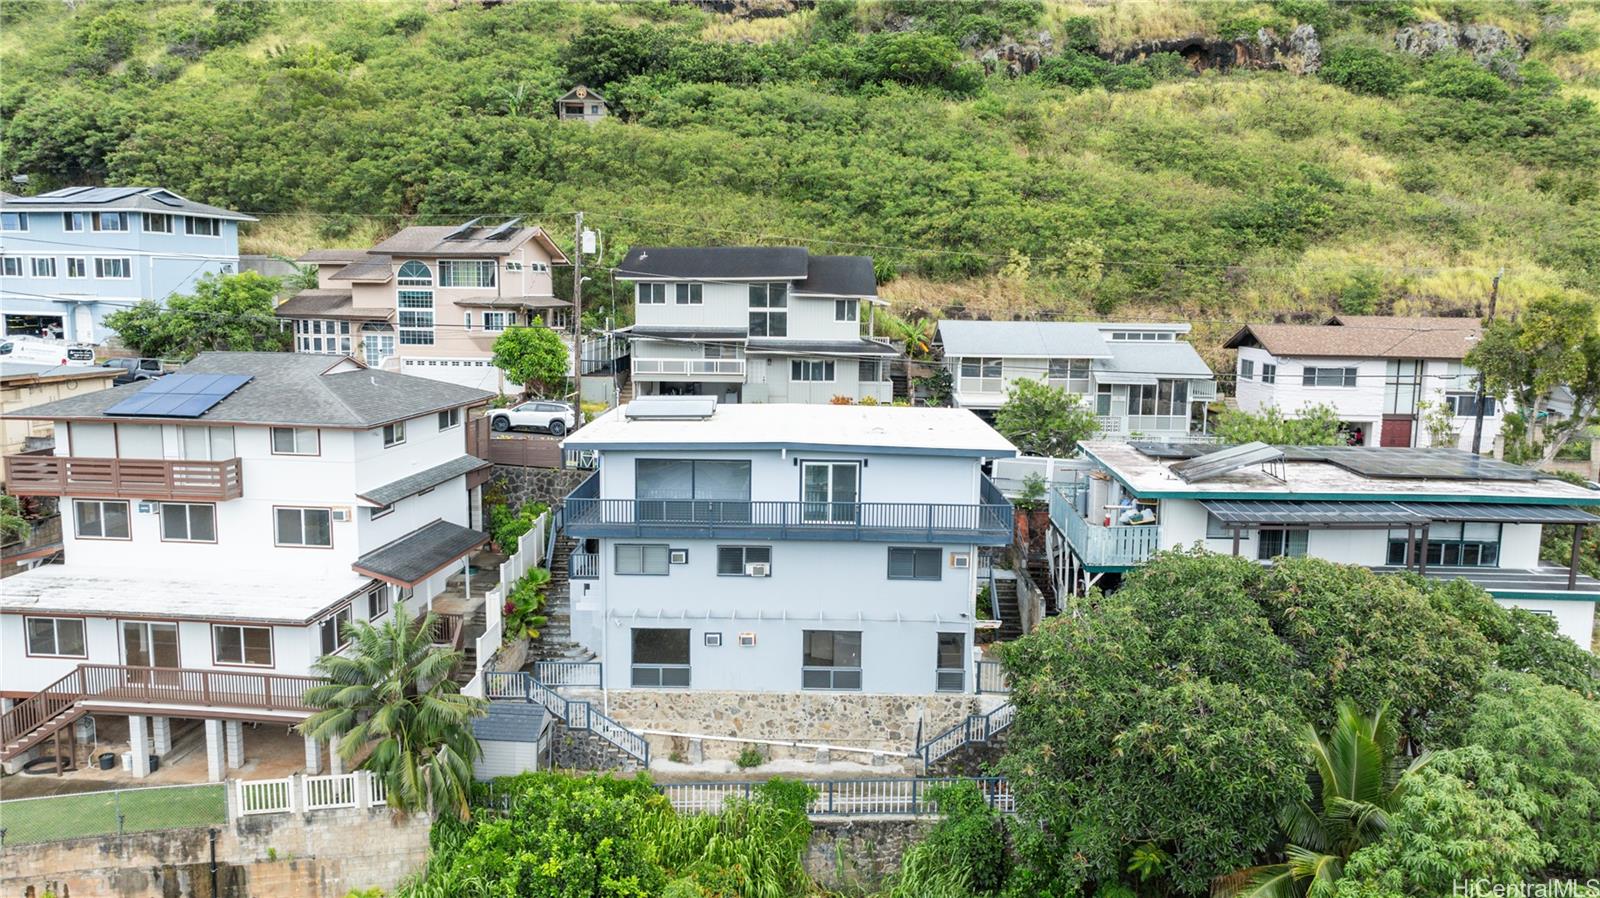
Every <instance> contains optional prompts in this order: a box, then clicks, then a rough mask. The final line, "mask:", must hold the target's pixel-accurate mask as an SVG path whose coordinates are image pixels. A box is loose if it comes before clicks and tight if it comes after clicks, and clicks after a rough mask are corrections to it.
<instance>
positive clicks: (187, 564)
mask: <svg viewBox="0 0 1600 898" xmlns="http://www.w3.org/2000/svg"><path fill="white" fill-rule="evenodd" d="M489 396H490V394H488V393H486V392H484V391H482V390H476V389H471V388H468V387H462V386H457V385H454V384H448V383H442V382H439V381H433V380H426V379H423V378H416V377H408V376H405V375H400V374H394V373H390V372H383V371H373V370H369V369H367V368H365V367H364V366H362V365H361V364H360V363H359V362H357V361H355V360H353V359H348V358H333V357H327V356H318V355H297V354H290V353H232V352H209V353H202V354H201V355H199V356H198V357H196V358H195V360H194V361H192V362H190V363H189V364H188V365H185V366H184V367H183V368H182V369H181V370H180V371H179V372H178V373H176V374H172V375H169V376H167V377H165V378H161V379H158V380H153V381H144V382H140V383H134V384H129V385H126V386H121V387H115V388H113V389H109V390H103V391H100V392H97V393H92V394H85V395H81V396H73V397H70V398H67V399H62V400H58V401H55V402H51V403H47V404H45V405H40V406H35V407H33V408H30V409H24V410H22V411H21V412H19V413H17V417H21V418H28V419H33V420H44V421H52V422H54V424H55V433H56V448H55V454H53V455H13V456H7V457H6V459H5V467H6V482H7V484H8V487H9V488H10V490H11V492H13V493H14V494H16V495H21V496H53V497H59V499H60V502H61V514H62V542H63V548H64V554H65V558H66V563H65V564H57V565H43V566H40V567H37V568H34V569H32V570H28V571H24V572H21V573H18V574H16V575H15V576H12V577H9V578H7V579H6V581H5V584H6V586H5V590H4V594H3V596H0V689H3V692H0V696H3V698H4V705H5V710H4V714H3V716H0V746H3V748H0V760H4V761H6V762H7V763H8V764H9V763H15V762H19V761H21V760H26V758H27V757H28V756H29V755H30V754H31V753H33V752H37V751H40V750H43V748H44V747H45V743H46V742H47V741H48V742H49V743H50V745H49V747H50V748H51V749H52V750H54V749H57V748H58V747H62V741H63V740H65V742H66V743H67V746H65V747H68V748H70V743H71V742H72V741H73V739H74V736H75V734H76V733H77V732H78V729H77V728H75V727H74V726H73V724H74V722H75V721H77V720H79V719H80V718H83V717H84V716H86V715H117V716H126V717H127V719H128V721H129V731H130V734H131V736H132V738H133V739H134V740H135V741H138V740H140V739H145V738H148V739H149V740H151V742H152V743H153V745H154V748H153V749H152V752H151V753H152V754H155V755H158V756H159V755H160V754H162V753H163V752H164V751H166V750H167V749H170V747H171V744H172V738H173V733H174V731H175V730H177V729H178V728H180V727H184V726H189V727H200V726H202V723H201V721H202V720H203V721H205V722H204V724H203V726H204V728H205V736H206V740H207V744H208V746H210V748H211V749H213V755H212V760H213V766H212V768H211V774H212V777H213V779H220V778H221V776H222V767H221V766H220V765H221V763H222V760H223V759H224V758H225V759H226V761H227V765H228V766H229V767H237V766H239V763H240V762H242V758H243V757H244V754H243V753H244V752H247V751H248V746H243V745H242V741H241V740H242V735H241V733H242V731H241V729H240V725H241V723H243V722H256V723H277V724H292V723H295V722H297V721H299V720H302V719H304V718H305V717H306V715H307V714H308V712H309V709H308V708H307V707H306V706H305V704H304V702H303V701H301V698H300V697H301V695H302V694H303V692H304V691H305V689H306V688H307V687H308V686H309V685H311V684H312V683H313V682H314V680H312V679H311V678H309V677H308V674H309V673H310V671H311V666H312V664H313V663H314V662H315V661H316V660H317V659H318V658H319V657H321V656H323V655H326V654H328V653H331V652H338V651H341V650H342V649H343V647H344V646H345V644H346V638H347V637H346V634H345V632H344V625H345V624H347V623H348V622H350V621H351V620H356V619H367V620H374V619H378V618H382V617H384V616H385V615H387V614H389V613H390V612H391V609H393V608H394V607H395V606H396V605H397V604H399V603H402V602H408V603H410V604H411V607H412V609H413V610H414V611H417V612H420V611H422V610H423V609H427V608H430V607H432V608H434V609H436V610H445V609H452V610H453V611H454V612H455V613H453V614H451V615H449V616H446V617H445V618H443V623H442V624H441V627H440V630H439V633H438V635H437V638H438V640H439V641H441V642H448V643H458V642H459V639H460V634H461V632H462V614H464V613H469V612H468V611H466V610H465V609H470V607H471V603H472V601H473V600H474V599H475V600H476V601H479V602H481V601H482V598H481V596H479V595H475V594H474V592H473V590H472V587H471V582H470V571H467V570H464V569H463V565H464V560H465V559H466V557H467V556H468V555H469V553H471V552H472V551H473V550H474V549H476V548H477V547H478V546H480V545H482V544H483V543H484V542H485V541H487V539H488V537H487V536H486V535H485V534H483V533H481V532H479V531H478V530H476V529H474V527H473V525H474V524H475V523H476V521H475V520H474V516H475V512H473V511H472V510H471V508H472V507H475V506H476V505H477V502H476V501H475V500H476V496H475V493H476V492H477V490H478V488H479V486H480V484H481V482H482V481H483V479H484V478H485V477H486V476H487V471H486V468H487V467H488V464H487V463H486V462H483V461H480V460H479V459H477V458H474V457H473V456H471V455H469V454H468V453H467V450H466V436H465V427H464V426H463V425H464V422H465V420H466V416H467V411H468V408H469V407H471V406H475V405H479V404H482V403H483V402H485V401H486V400H487V399H488V398H489ZM224 733H226V737H225V738H224V736H223V734H224ZM224 748H225V749H226V750H225V751H224ZM133 754H134V770H135V772H136V773H142V772H146V771H147V770H148V767H147V766H145V762H144V759H145V758H146V757H147V755H146V753H144V752H134V753H133ZM319 757H320V748H319V747H317V746H315V745H308V753H307V758H308V764H311V765H312V767H313V772H315V764H314V763H313V762H314V761H315V759H317V758H319Z"/></svg>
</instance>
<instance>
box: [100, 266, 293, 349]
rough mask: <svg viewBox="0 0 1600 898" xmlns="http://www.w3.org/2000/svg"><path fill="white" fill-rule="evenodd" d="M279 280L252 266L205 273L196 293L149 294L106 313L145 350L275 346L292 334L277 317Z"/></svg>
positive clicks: (283, 345) (285, 344)
mask: <svg viewBox="0 0 1600 898" xmlns="http://www.w3.org/2000/svg"><path fill="white" fill-rule="evenodd" d="M280 288H281V283H280V282H279V280H278V279H277V278H271V277H267V276H265V275H262V274H259V273H257V272H254V271H245V272H241V273H239V274H229V275H221V276H218V275H206V276H205V277H203V278H201V279H200V280H199V281H197V282H196V283H195V290H194V293H192V294H189V295H182V296H172V297H168V298H167V300H166V302H165V303H158V302H155V301H152V300H146V301H144V302H141V303H139V304H138V305H136V306H134V307H133V308H131V309H124V310H122V311H118V312H112V313H111V314H110V315H107V316H106V327H108V328H110V329H112V330H114V331H116V332H117V336H118V337H119V338H120V339H121V340H122V342H123V344H124V345H126V346H128V347H129V348H130V349H133V350H134V351H135V352H138V353H139V354H140V355H142V356H148V357H152V358H163V359H181V360H184V361H187V360H189V359H191V358H193V357H194V356H195V355H196V354H198V353H201V352H205V351H207V350H231V351H233V352H272V351H281V350H285V349H288V348H289V346H290V341H291V340H292V339H293V335H291V334H290V333H289V332H288V331H287V330H286V329H285V328H284V327H283V322H282V321H280V320H278V319H277V318H274V317H273V315H272V309H273V307H274V306H275V305H276V300H277V295H278V291H279V289H280Z"/></svg>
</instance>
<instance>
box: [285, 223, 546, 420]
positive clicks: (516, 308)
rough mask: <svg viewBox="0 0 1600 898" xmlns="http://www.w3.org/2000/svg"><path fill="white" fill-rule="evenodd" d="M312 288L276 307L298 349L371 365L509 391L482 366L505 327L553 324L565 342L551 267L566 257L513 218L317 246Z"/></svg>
mask: <svg viewBox="0 0 1600 898" xmlns="http://www.w3.org/2000/svg"><path fill="white" fill-rule="evenodd" d="M298 261H299V262H301V263H302V264H309V265H315V266H316V268H317V286H316V287H315V288H312V289H308V290H302V291H300V292H299V293H297V294H295V295H294V296H292V297H290V298H289V299H287V300H285V301H284V302H283V303H282V304H281V305H279V306H278V308H277V310H276V314H277V316H278V317H280V318H284V319H287V320H288V321H290V322H292V325H291V326H292V327H293V329H294V335H295V339H294V348H295V351H296V352H301V353H313V354H322V355H335V356H350V357H352V358H358V359H361V360H362V361H363V362H364V363H365V364H367V365H368V366H370V367H374V368H377V367H382V368H384V369H385V370H390V371H398V372H400V373H402V374H411V375H415V376H418V377H426V378H428V379H430V380H442V381H446V382H449V383H454V384H460V385H462V386H470V387H476V388H478V389H484V390H493V391H495V392H497V393H516V392H520V391H521V389H522V385H521V384H509V383H506V382H505V379H504V377H503V375H502V374H501V372H500V370H499V369H498V368H496V367H494V365H493V364H492V363H491V362H490V359H491V358H492V357H493V355H494V341H495V339H496V338H498V337H499V336H500V334H501V333H502V332H504V331H505V330H507V329H508V328H513V327H521V326H545V327H551V328H555V329H556V330H557V331H558V332H560V333H562V334H563V337H564V338H566V339H567V340H568V345H569V346H570V345H571V343H570V336H569V335H568V333H567V331H568V329H569V328H570V327H571V317H570V309H571V306H572V304H571V303H569V302H567V301H566V300H564V299H557V298H556V297H555V294H554V292H553V288H552V281H551V274H550V268H551V266H552V265H566V264H568V261H567V257H566V255H565V254H563V253H562V252H561V250H560V249H559V248H557V246H556V245H555V242H554V241H552V240H551V239H550V236H549V235H548V234H546V233H545V232H544V230H543V229H542V228H539V227H536V226H524V225H523V224H522V222H521V221H520V220H519V219H512V220H510V221H507V222H504V223H502V224H498V225H482V224H480V223H479V221H478V220H477V219H473V220H472V221H469V222H467V223H465V224H463V225H459V226H456V227H410V228H405V229H404V230H402V231H400V232H399V233H397V234H395V235H394V236H392V237H390V238H389V239H387V240H384V241H383V242H382V243H379V244H378V245H376V246H374V247H372V248H371V249H370V250H360V249H320V250H313V251H311V252H309V253H306V254H305V255H304V256H301V257H300V259H299V260H298Z"/></svg>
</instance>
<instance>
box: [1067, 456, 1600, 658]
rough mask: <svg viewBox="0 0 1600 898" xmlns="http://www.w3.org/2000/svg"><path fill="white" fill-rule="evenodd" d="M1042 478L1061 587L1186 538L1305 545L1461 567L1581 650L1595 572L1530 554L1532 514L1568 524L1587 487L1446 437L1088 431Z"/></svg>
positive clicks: (1427, 571) (1588, 632) (1264, 548)
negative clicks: (1070, 457)
mask: <svg viewBox="0 0 1600 898" xmlns="http://www.w3.org/2000/svg"><path fill="white" fill-rule="evenodd" d="M1083 452H1084V455H1085V457H1086V458H1087V459H1088V463H1089V464H1088V466H1087V469H1086V470H1083V471H1080V472H1078V473H1077V475H1076V476H1075V477H1072V478H1069V479H1066V480H1065V481H1064V482H1058V483H1056V484H1054V485H1052V488H1051V494H1050V523H1051V525H1052V527H1051V534H1050V537H1051V539H1050V542H1051V545H1052V559H1051V560H1052V565H1053V568H1054V571H1055V574H1056V581H1057V586H1058V589H1059V590H1079V591H1081V590H1084V589H1086V588H1087V587H1089V586H1092V585H1101V586H1111V585H1114V584H1115V582H1116V581H1117V580H1118V579H1119V578H1120V575H1121V574H1123V573H1124V572H1126V571H1128V570H1130V569H1132V568H1134V567H1136V566H1138V565H1140V564H1143V563H1144V562H1145V561H1147V560H1149V558H1150V557H1151V556H1152V555H1154V554H1155V553H1156V552H1158V551H1160V550H1163V549H1170V548H1175V547H1189V546H1200V547H1203V548H1206V549H1209V550H1211V551H1214V552H1223V553H1230V554H1234V555H1241V556H1244V557H1247V558H1255V559H1259V560H1260V561H1261V562H1262V563H1263V564H1270V563H1272V560H1273V559H1275V558H1278V557H1282V556H1297V555H1309V556H1313V557H1317V558H1324V559H1327V560H1329V561H1335V562H1339V563H1342V564H1359V565H1362V566H1365V567H1369V568H1372V569H1373V570H1375V571H1379V572H1396V571H1413V572H1415V573H1418V574H1421V575H1422V576H1425V577H1429V578H1433V579H1440V580H1453V579H1456V578H1463V579H1466V580H1468V581H1470V582H1472V583H1474V584H1476V585H1478V586H1480V587H1482V588H1483V589H1485V590H1486V591H1488V592H1489V594H1490V595H1492V596H1494V598H1495V600H1496V601H1498V602H1500V603H1501V604H1504V605H1512V606H1516V607H1519V608H1526V609H1528V610H1530V611H1532V612H1534V613H1536V614H1543V615H1548V616H1550V617H1553V618H1554V619H1555V620H1556V623H1557V624H1558V626H1559V627H1560V630H1561V632H1562V634H1563V635H1565V636H1567V637H1569V638H1571V639H1572V640H1573V641H1574V642H1577V643H1578V644H1579V645H1581V646H1583V647H1584V648H1588V647H1589V645H1590V640H1591V637H1592V633H1593V630H1594V619H1595V602H1596V601H1600V581H1597V580H1595V579H1594V578H1592V577H1587V576H1585V575H1583V574H1581V573H1579V571H1578V562H1579V557H1578V554H1577V549H1576V547H1577V546H1579V545H1580V543H1581V539H1574V540H1573V546H1574V547H1575V548H1574V551H1573V556H1572V558H1571V559H1569V560H1568V561H1567V563H1565V564H1561V565H1555V564H1550V563H1547V562H1543V561H1541V560H1540V558H1539V539H1540V536H1541V534H1542V532H1543V530H1544V528H1546V527H1570V528H1572V529H1573V530H1574V531H1576V535H1580V536H1581V532H1582V530H1583V528H1584V527H1586V526H1596V525H1597V524H1600V519H1597V518H1596V517H1595V516H1594V515H1592V514H1590V513H1588V511H1586V510H1585V509H1586V508H1594V507H1596V506H1600V493H1596V492H1594V491H1592V490H1586V489H1583V488H1581V487H1577V486H1573V485H1572V484H1569V483H1566V482H1565V481H1562V480H1558V479H1555V478H1553V477H1550V476H1548V475H1545V474H1543V473H1541V472H1539V471H1535V470H1533V469H1531V468H1525V467H1521V466H1519V465H1511V464H1506V463H1504V462H1499V461H1495V460H1493V459H1490V458H1484V457H1479V456H1474V455H1472V454H1470V453H1467V452H1462V451H1459V450H1456V449H1386V448H1361V447H1343V446H1341V447H1324V446H1316V447H1282V448H1280V447H1272V446H1267V445H1265V444H1263V443H1250V444H1245V445H1241V446H1233V447H1229V448H1225V449H1224V448H1219V447H1216V446H1207V445H1198V444H1193V443H1188V444H1175V443H1146V442H1132V443H1124V442H1105V441H1095V442H1088V443H1085V444H1083Z"/></svg>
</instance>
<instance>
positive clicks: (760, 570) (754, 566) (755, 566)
mask: <svg viewBox="0 0 1600 898" xmlns="http://www.w3.org/2000/svg"><path fill="white" fill-rule="evenodd" d="M744 575H745V576H746V577H770V576H772V565H771V564H769V563H768V562H765V561H752V562H750V563H749V564H747V565H745V566H744Z"/></svg>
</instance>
